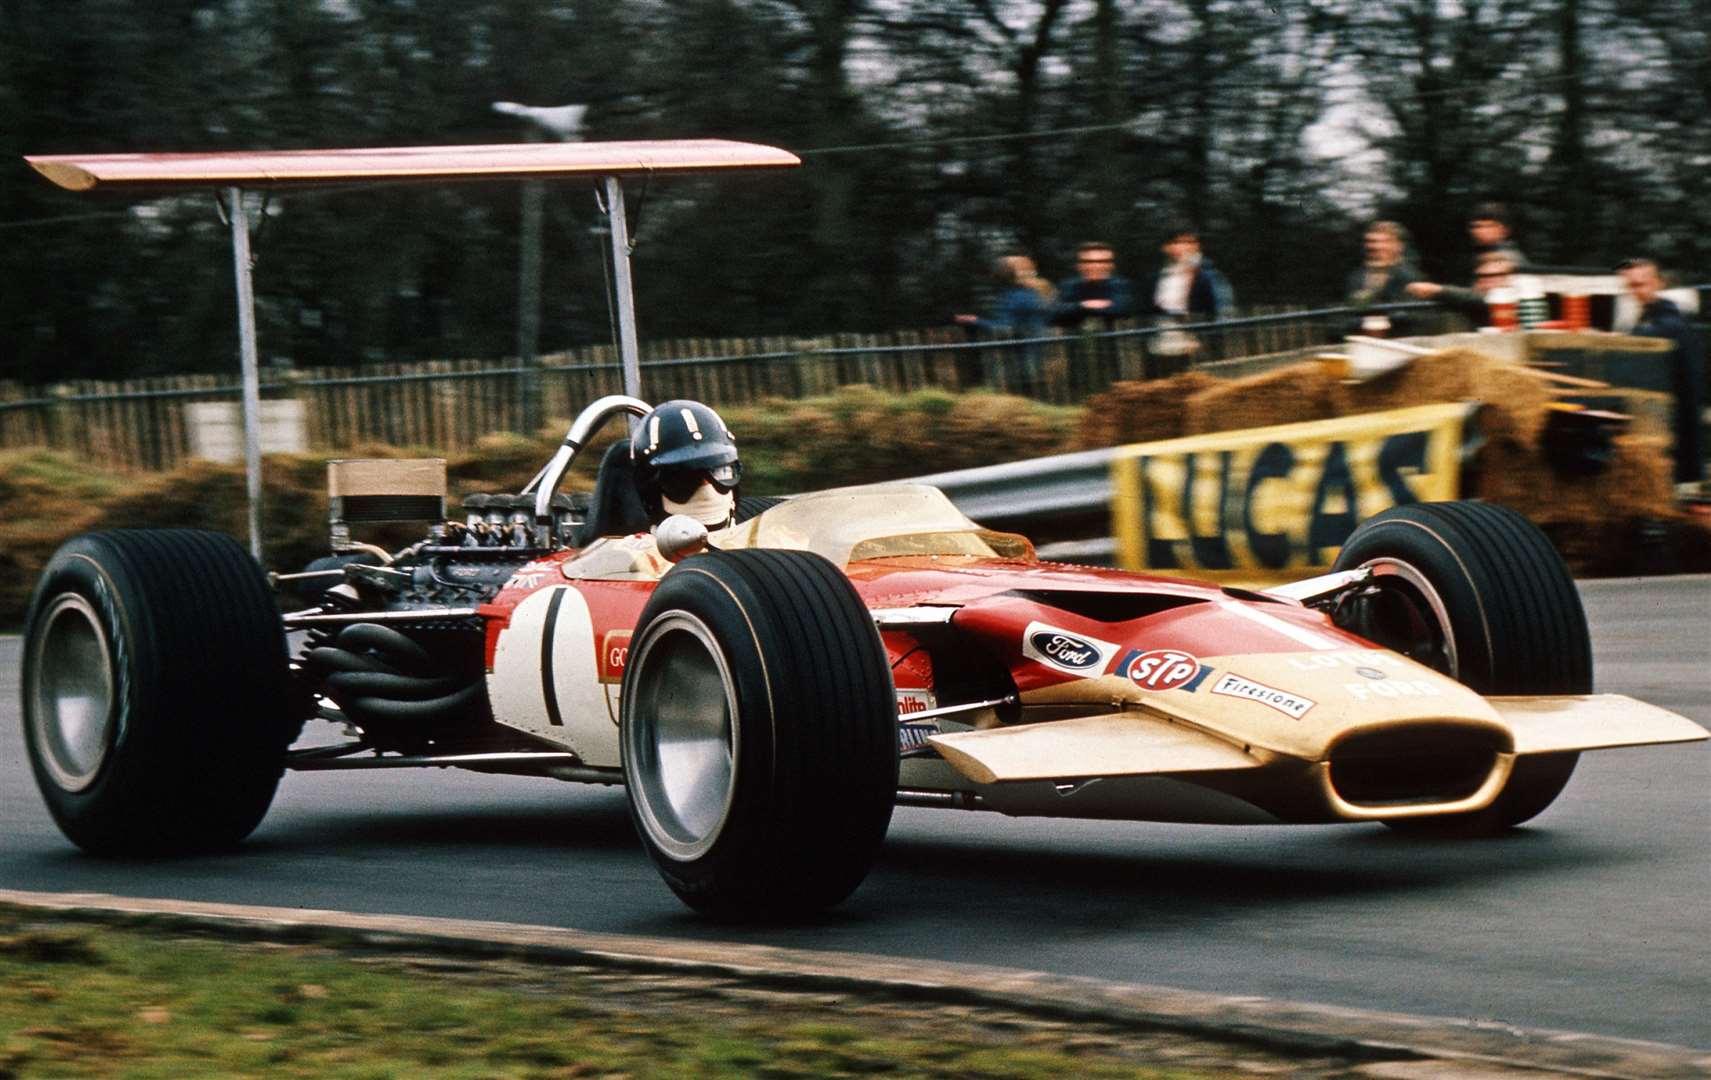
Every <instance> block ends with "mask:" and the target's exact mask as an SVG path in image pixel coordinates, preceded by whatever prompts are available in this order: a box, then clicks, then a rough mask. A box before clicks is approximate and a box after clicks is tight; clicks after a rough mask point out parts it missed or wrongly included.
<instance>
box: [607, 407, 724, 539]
mask: <svg viewBox="0 0 1711 1080" xmlns="http://www.w3.org/2000/svg"><path fill="white" fill-rule="evenodd" d="M630 460H631V461H632V462H634V465H635V476H636V489H637V493H638V494H639V495H640V496H641V499H642V505H643V506H644V507H645V508H646V509H647V512H648V520H649V521H650V522H651V523H652V524H654V525H656V526H657V525H658V524H659V523H660V522H662V521H664V520H665V519H666V518H668V517H670V516H671V515H673V514H688V515H689V516H690V517H692V518H694V519H695V520H697V521H699V522H701V524H703V525H705V526H707V529H708V531H709V532H712V531H714V530H718V529H723V528H725V527H726V526H727V525H730V524H732V523H733V521H734V520H735V518H736V510H737V484H738V483H739V482H740V481H741V480H742V478H743V463H742V462H741V461H739V460H738V459H737V440H736V438H735V437H734V436H732V435H731V429H730V428H728V427H726V426H725V421H724V420H722V419H720V418H719V414H718V413H716V412H714V411H713V410H712V409H710V408H708V407H707V406H705V405H703V404H701V403H700V402H699V401H687V400H683V399H679V400H676V401H667V402H665V403H664V404H663V405H657V406H655V407H654V410H653V411H652V412H650V413H648V414H647V415H646V416H644V417H643V418H642V422H641V423H640V424H638V425H637V426H636V431H635V434H633V435H632V436H630Z"/></svg>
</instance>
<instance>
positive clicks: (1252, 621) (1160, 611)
mask: <svg viewBox="0 0 1711 1080" xmlns="http://www.w3.org/2000/svg"><path fill="white" fill-rule="evenodd" d="M574 557H575V552H567V553H564V554H561V555H554V556H550V557H548V558H545V559H542V560H540V561H539V562H536V563H533V564H531V566H530V567H529V568H527V569H530V570H536V571H547V572H544V573H534V574H527V575H524V574H520V575H518V577H517V578H514V579H513V581H512V583H509V584H507V586H506V587H505V588H504V589H502V590H500V592H499V593H498V595H496V596H495V597H494V598H493V600H492V601H491V602H490V603H488V604H485V605H483V606H482V607H481V608H480V609H479V610H480V614H481V615H482V616H483V617H484V618H485V619H486V620H487V655H486V662H487V669H488V670H489V671H491V670H492V669H493V658H494V650H495V648H496V645H497V642H498V639H499V635H500V633H501V632H502V631H503V630H504V629H505V628H506V627H508V626H509V625H510V619H511V613H512V611H514V610H515V609H516V607H517V605H518V604H520V603H522V602H523V600H524V599H526V598H527V597H528V596H530V595H531V594H533V593H534V592H535V591H536V590H538V589H543V588H547V587H550V586H557V585H561V584H570V585H572V586H573V587H575V588H576V589H577V590H578V591H579V592H580V593H581V594H582V596H583V597H584V598H585V599H586V601H587V603H588V609H589V614H590V616H591V618H592V621H593V624H594V636H595V639H596V640H595V641H594V642H592V643H591V646H592V647H596V648H597V649H598V652H597V655H598V657H599V671H600V681H601V682H614V683H615V682H618V681H620V679H621V678H622V676H623V669H624V660H625V658H626V654H627V649H628V642H629V635H630V632H631V630H632V628H634V626H635V625H636V622H637V620H638V619H639V618H640V616H641V613H642V608H643V607H644V606H645V605H646V604H647V601H648V598H649V597H650V596H651V595H652V594H653V590H654V587H655V586H656V585H657V584H658V582H657V581H637V580H621V581H599V580H589V579H579V580H574V581H569V582H566V581H565V579H564V577H563V575H562V574H560V573H558V572H557V569H558V567H559V566H560V565H562V564H563V563H564V562H566V561H567V560H569V559H571V558H574ZM846 572H847V573H848V575H849V579H850V582H851V583H852V584H853V585H854V586H855V589H856V592H857V593H858V594H860V596H861V597H862V599H863V600H864V601H865V602H866V603H867V606H868V607H869V608H876V609H878V608H910V607H923V606H928V607H942V606H950V607H956V608H958V609H959V611H958V613H957V615H956V626H957V628H958V629H959V630H960V631H962V632H963V633H965V634H968V635H970V636H972V637H974V638H976V639H979V640H981V641H982V642H984V643H985V644H986V646H987V648H988V650H989V651H990V652H991V653H992V655H993V656H994V657H995V658H996V659H998V660H1000V661H1001V662H1003V663H1004V664H1005V666H1007V667H1008V668H1009V670H1010V673H1011V677H1012V678H1013V679H1014V680H1015V683H1016V688H1017V689H1018V690H1019V691H1021V692H1024V693H1026V692H1028V691H1030V690H1036V689H1040V688H1042V687H1048V686H1053V685H1056V684H1059V683H1066V682H1071V681H1073V680H1076V679H1081V678H1087V677H1088V676H1090V675H1092V676H1096V675H1101V674H1108V673H1112V672H1119V673H1124V674H1127V673H1128V672H1127V668H1128V666H1129V664H1130V663H1131V662H1132V661H1134V660H1136V658H1137V656H1138V655H1140V654H1143V653H1151V652H1155V651H1161V650H1177V651H1180V652H1183V653H1187V654H1188V655H1189V656H1191V657H1192V656H1221V655H1228V654H1231V653H1266V652H1278V653H1282V652H1298V651H1300V650H1301V649H1302V647H1303V645H1302V638H1301V636H1300V635H1309V636H1315V635H1316V636H1318V637H1320V638H1328V639H1330V640H1331V642H1333V643H1334V644H1336V645H1337V646H1339V647H1346V648H1355V649H1370V648H1373V647H1374V646H1373V645H1372V643H1370V642H1368V641H1366V640H1365V639H1363V638H1360V637H1357V636H1355V635H1353V634H1350V633H1348V632H1346V631H1344V630H1340V629H1338V628H1337V627H1335V626H1333V625H1332V624H1331V621H1330V619H1329V618H1328V617H1327V616H1325V615H1324V614H1322V613H1320V612H1318V611H1314V610H1311V609H1308V608H1304V607H1301V606H1300V605H1297V604H1293V603H1289V602H1285V601H1278V600H1272V599H1270V598H1265V597H1259V596H1254V595H1251V594H1250V595H1248V596H1246V597H1242V596H1232V594H1231V593H1229V592H1226V591H1225V590H1223V589H1221V588H1218V587H1216V586H1211V585H1206V584H1202V583H1198V582H1192V581H1183V580H1178V579H1173V578H1158V577H1150V576H1146V575H1142V574H1136V573H1131V572H1128V571H1122V570H1107V569H1101V568H1097V567H1085V566H1073V565H1067V564H1059V563H1039V562H1030V561H1023V560H1013V559H992V558H972V557H964V556H915V557H905V558H886V559H872V560H866V561H862V562H856V563H852V564H850V566H849V567H847V569H846ZM518 582H522V583H521V584H519V583H518ZM1076 594H1080V596H1082V597H1086V598H1090V599H1093V600H1094V602H1097V599H1098V598H1109V597H1112V596H1120V597H1123V598H1126V599H1128V600H1129V602H1130V603H1131V604H1132V605H1133V607H1134V610H1135V611H1136V612H1137V613H1136V614H1134V615H1133V616H1132V617H1129V618H1112V617H1111V615H1112V614H1117V615H1122V614H1126V612H1124V611H1122V610H1120V609H1119V610H1116V611H1115V612H1111V611H1106V612H1102V613H1101V617H1099V618H1094V617H1091V616H1089V615H1082V614H1076V613H1075V612H1074V611H1073V610H1068V609H1066V606H1067V607H1068V608H1073V607H1075V606H1077V603H1076V601H1077V595H1076ZM1054 601H1055V602H1054ZM1243 609H1247V610H1255V609H1257V610H1259V611H1260V612H1262V614H1260V615H1259V616H1257V617H1256V616H1254V615H1252V614H1243V613H1242V610H1243ZM1032 623H1042V624H1045V625H1047V626H1049V627H1051V628H1055V629H1058V630H1062V631H1067V632H1068V634H1069V635H1072V636H1074V637H1077V638H1082V639H1090V640H1092V641H1096V642H1102V643H1108V644H1110V645H1114V646H1116V648H1115V650H1113V651H1110V655H1105V656H1102V657H1101V658H1099V662H1098V663H1097V665H1096V668H1089V669H1084V670H1079V671H1070V670H1063V669H1062V668H1061V667H1058V666H1054V665H1051V664H1048V663H1042V662H1039V661H1038V660H1037V659H1036V658H1034V657H1030V656H1029V655H1028V654H1027V649H1026V647H1025V645H1024V638H1025V631H1026V630H1027V628H1028V627H1029V625H1030V624H1032ZM881 636H882V638H883V640H884V642H885V647H886V651H887V652H888V653H889V655H890V658H891V663H892V674H893V679H894V681H895V683H896V686H897V690H898V692H899V698H900V702H901V704H900V712H906V711H919V710H920V709H921V708H924V707H926V706H923V705H921V704H920V701H921V699H920V698H919V697H908V696H907V695H908V693H909V692H910V691H917V692H926V693H928V694H930V693H931V692H932V691H933V689H934V682H933V669H932V663H931V660H930V657H929V656H928V654H927V653H926V652H925V651H924V650H922V649H920V648H919V647H918V646H919V642H918V641H917V639H916V638H915V637H914V636H912V635H910V634H908V633H904V632H900V631H885V632H883V633H882V635H881Z"/></svg>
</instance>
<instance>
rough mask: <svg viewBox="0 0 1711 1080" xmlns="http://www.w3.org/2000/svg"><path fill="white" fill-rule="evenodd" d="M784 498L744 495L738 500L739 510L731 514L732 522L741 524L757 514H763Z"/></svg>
mask: <svg viewBox="0 0 1711 1080" xmlns="http://www.w3.org/2000/svg"><path fill="white" fill-rule="evenodd" d="M783 502H784V500H783V499H781V498H779V497H778V496H776V495H744V496H743V497H742V498H740V499H738V500H737V512H736V513H735V514H733V515H732V516H731V524H733V525H741V524H742V523H743V522H745V521H747V520H748V519H749V518H752V517H754V516H755V515H756V514H763V513H765V512H766V511H768V510H771V509H772V508H773V507H775V506H778V505H779V504H781V503H783Z"/></svg>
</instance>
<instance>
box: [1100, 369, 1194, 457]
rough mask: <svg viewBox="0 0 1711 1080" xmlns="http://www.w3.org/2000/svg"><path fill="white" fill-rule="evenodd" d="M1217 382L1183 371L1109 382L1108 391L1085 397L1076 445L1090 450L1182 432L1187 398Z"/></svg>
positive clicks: (1146, 440)
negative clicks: (1164, 375) (1137, 379)
mask: <svg viewBox="0 0 1711 1080" xmlns="http://www.w3.org/2000/svg"><path fill="white" fill-rule="evenodd" d="M1218 383H1219V380H1218V379H1215V378H1213V377H1212V376H1211V375H1207V374H1206V373H1204V372H1200V371H1186V372H1183V373H1182V374H1180V375H1172V376H1171V377H1170V378H1168V379H1152V380H1149V381H1146V382H1118V383H1112V384H1111V388H1110V389H1109V390H1106V391H1105V392H1104V393H1101V394H1095V395H1094V396H1093V397H1091V398H1089V399H1088V401H1087V406H1086V408H1085V409H1084V410H1083V411H1082V419H1081V430H1080V432H1079V433H1078V434H1077V436H1076V445H1077V446H1078V447H1080V448H1082V449H1092V448H1094V447H1100V446H1122V445H1124V444H1125V443H1138V442H1157V441H1159V440H1161V439H1175V438H1178V437H1180V436H1182V435H1185V434H1187V430H1186V428H1185V426H1184V424H1183V419H1184V407H1185V404H1186V402H1187V400H1188V398H1189V397H1190V396H1192V395H1194V394H1197V393H1199V392H1200V391H1202V390H1206V389H1208V388H1210V387H1213V386H1217V385H1218Z"/></svg>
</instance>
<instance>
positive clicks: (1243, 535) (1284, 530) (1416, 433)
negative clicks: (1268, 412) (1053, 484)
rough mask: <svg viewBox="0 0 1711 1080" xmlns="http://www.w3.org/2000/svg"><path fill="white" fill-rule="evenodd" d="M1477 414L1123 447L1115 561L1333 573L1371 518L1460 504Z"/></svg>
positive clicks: (1242, 573)
mask: <svg viewBox="0 0 1711 1080" xmlns="http://www.w3.org/2000/svg"><path fill="white" fill-rule="evenodd" d="M1477 408H1478V405H1477V404H1470V403H1454V404H1445V405H1421V406H1416V407H1414V408H1409V409H1397V410H1393V411H1390V412H1382V413H1368V414H1365V415H1360V416H1346V417H1339V418H1336V419H1333V420H1314V421H1310V422H1308V423H1303V424H1281V425H1278V426H1275V427H1266V428H1249V429H1246V430H1242V431H1223V432H1215V433H1212V434H1207V435H1193V436H1189V437H1188V438H1183V439H1170V440H1167V441H1165V442H1156V443H1142V444H1140V445H1137V446H1129V447H1125V448H1123V450H1122V451H1121V452H1120V453H1119V454H1118V456H1117V457H1116V458H1115V459H1114V460H1113V461H1112V463H1111V515H1112V529H1113V535H1114V536H1115V537H1116V538H1117V557H1118V564H1119V565H1120V566H1123V567H1127V568H1129V569H1135V570H1152V571H1160V572H1177V573H1182V574H1185V575H1188V576H1194V577H1211V578H1218V579H1229V580H1249V581H1258V580H1264V579H1267V578H1283V577H1298V576H1301V575H1302V573H1303V572H1304V571H1313V570H1318V569H1322V568H1324V567H1328V566H1329V565H1330V564H1331V562H1332V561H1333V560H1334V559H1335V558H1336V556H1337V550H1338V548H1340V547H1341V546H1342V544H1343V541H1344V540H1346V539H1347V538H1348V536H1349V534H1350V533H1351V532H1353V531H1354V527H1355V526H1356V525H1357V524H1359V523H1360V522H1361V521H1362V520H1364V519H1365V518H1368V517H1371V516H1372V515H1373V514H1376V513H1378V512H1379V511H1380V510H1383V509H1386V508H1387V507H1390V506H1395V505H1398V504H1402V503H1410V502H1434V501H1437V500H1441V499H1454V498H1456V497H1457V494H1458V492H1459V490H1460V481H1459V474H1460V471H1461V462H1462V447H1463V440H1464V431H1465V429H1466V428H1467V426H1468V421H1469V417H1470V416H1471V415H1472V413H1473V411H1474V410H1475V409H1477Z"/></svg>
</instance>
